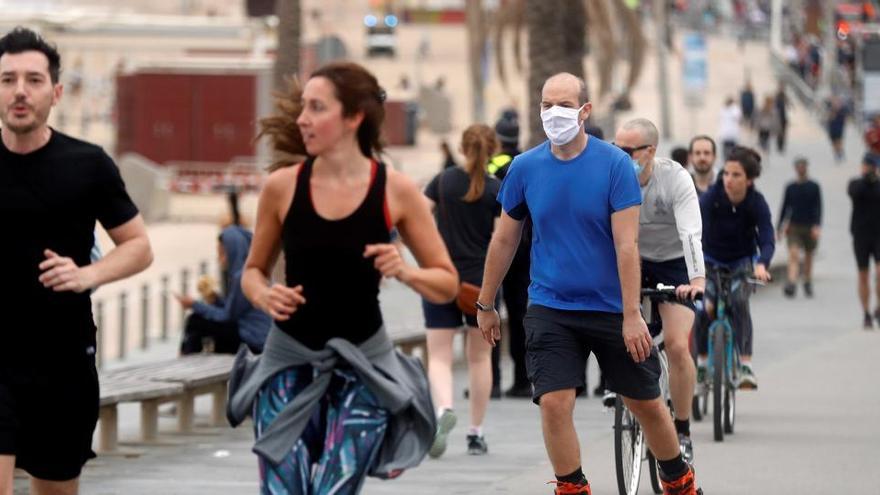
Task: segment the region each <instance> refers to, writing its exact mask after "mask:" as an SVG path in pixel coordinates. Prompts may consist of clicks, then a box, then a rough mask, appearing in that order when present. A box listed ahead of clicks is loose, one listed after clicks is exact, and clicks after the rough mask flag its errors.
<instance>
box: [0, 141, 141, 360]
mask: <svg viewBox="0 0 880 495" xmlns="http://www.w3.org/2000/svg"><path fill="white" fill-rule="evenodd" d="M137 213H138V210H137V207H135V205H134V203H133V202H132V201H131V198H130V197H129V196H128V193H127V192H126V191H125V185H124V184H123V182H122V178H121V177H120V175H119V170H118V169H117V168H116V164H114V163H113V160H112V159H111V158H110V157H109V156H107V154H106V153H104V151H103V150H102V149H101V148H99V147H98V146H95V145H93V144H89V143H86V142H83V141H79V140H77V139H74V138H72V137H70V136H66V135H64V134H62V133H60V132H57V131H54V130H53V132H52V137H51V138H50V139H49V142H48V143H47V144H46V145H45V146H43V147H42V148H40V149H38V150H36V151H33V152H31V153H28V154H25V155H21V154H17V153H13V152H11V151H9V150H8V149H7V148H6V146H5V145H4V144H3V143H2V141H0V219H2V222H3V227H4V230H5V231H6V235H5V236H4V239H3V241H2V242H0V260H2V262H3V264H4V271H3V283H2V284H0V287H3V289H2V293H0V315H3V316H2V319H0V361H6V362H7V363H9V362H20V363H29V364H31V365H34V364H38V363H52V362H58V361H59V360H68V359H74V358H75V357H76V356H82V355H85V353H87V352H88V348H89V347H91V346H94V345H95V325H94V322H93V321H92V310H91V300H90V297H89V293H88V292H86V293H82V294H76V293H73V292H54V291H52V290H51V289H46V288H44V287H43V286H42V284H41V283H40V281H39V280H38V278H39V276H40V274H41V272H40V269H39V264H40V263H41V262H43V260H45V256H44V254H43V252H44V250H46V249H51V250H53V251H55V252H56V253H58V254H59V255H61V256H68V257H70V258H72V259H73V260H74V262H75V263H76V264H77V265H78V266H84V265H87V264H89V252H90V251H91V248H92V246H93V245H94V241H95V238H94V230H95V221H96V220H97V221H100V222H101V225H102V226H103V227H104V228H105V229H112V228H114V227H118V226H120V225H122V224H124V223H126V222H128V221H129V220H131V219H132V218H134V217H135V216H136V215H137Z"/></svg>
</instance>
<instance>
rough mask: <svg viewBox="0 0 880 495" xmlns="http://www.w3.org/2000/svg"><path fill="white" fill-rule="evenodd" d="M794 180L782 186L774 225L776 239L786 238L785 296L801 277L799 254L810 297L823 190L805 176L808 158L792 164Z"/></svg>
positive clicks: (805, 290) (792, 291) (795, 288)
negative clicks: (802, 262)
mask: <svg viewBox="0 0 880 495" xmlns="http://www.w3.org/2000/svg"><path fill="white" fill-rule="evenodd" d="M794 169H795V171H796V172H797V180H795V181H792V182H789V183H788V185H787V186H785V194H784V195H783V197H782V208H780V211H779V223H778V225H777V232H778V234H777V235H778V240H782V236H783V234H784V235H785V236H787V237H788V282H787V283H786V284H785V287H784V288H783V293H784V294H785V295H786V297H794V295H795V292H796V291H797V281H798V278H800V273H798V272H800V261H801V260H800V258H801V251H803V253H804V274H803V275H804V295H806V296H807V297H813V252H814V251H815V250H816V245H817V244H818V242H819V235H820V234H821V232H822V228H821V224H822V191H821V189H820V188H819V184H817V183H816V182H815V181H812V180H810V178H809V177H807V159H806V158H803V157H801V158H798V159H796V160H795V161H794Z"/></svg>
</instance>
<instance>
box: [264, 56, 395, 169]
mask: <svg viewBox="0 0 880 495" xmlns="http://www.w3.org/2000/svg"><path fill="white" fill-rule="evenodd" d="M316 77H323V78H325V79H327V80H328V81H330V83H331V84H332V85H333V90H334V91H333V92H334V96H336V98H337V99H338V100H339V102H340V103H342V115H343V116H344V117H351V116H353V115H356V114H357V113H359V112H362V113H363V115H364V120H363V121H362V122H361V124H360V126H359V127H358V130H357V140H358V147H359V148H360V150H361V153H363V154H364V156H367V157H376V156H378V155H379V154H380V153H381V152H382V149H383V145H382V140H381V131H382V122H383V121H384V120H385V106H384V102H385V91H384V90H383V89H382V88H381V87H380V86H379V81H377V80H376V77H375V76H373V74H371V73H370V72H369V71H368V70H367V69H365V68H363V67H362V66H360V65H358V64H355V63H352V62H334V63H330V64H327V65H324V66H322V67H320V68H319V69H318V70H316V71H315V72H313V73H312V74H311V76H309V79H314V78H316ZM302 91H303V88H302V85H301V84H300V83H299V81H298V80H296V79H295V78H294V79H291V81H290V86H289V88H288V91H287V93H277V94H276V99H275V113H274V114H273V115H272V116H270V117H266V118H263V119H260V133H259V134H258V135H257V139H259V138H262V137H268V138H269V140H270V142H271V143H272V149H274V150H275V151H276V156H277V157H278V158H277V159H276V161H275V162H274V163H272V164H271V165H270V166H269V171H274V170H277V169H279V168H282V167H287V166H290V165H292V164H293V163H296V162H297V161H299V160H298V158H300V157H304V156H308V152H307V151H306V147H305V144H304V143H303V138H302V134H301V133H300V130H299V126H298V125H297V124H296V120H297V119H298V118H299V115H300V113H302V110H303V102H302Z"/></svg>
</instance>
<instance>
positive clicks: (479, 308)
mask: <svg viewBox="0 0 880 495" xmlns="http://www.w3.org/2000/svg"><path fill="white" fill-rule="evenodd" d="M474 306H476V308H477V311H495V306H494V305H489V306H486V305H485V304H483V303H481V302H480V301H477V302H475V303H474Z"/></svg>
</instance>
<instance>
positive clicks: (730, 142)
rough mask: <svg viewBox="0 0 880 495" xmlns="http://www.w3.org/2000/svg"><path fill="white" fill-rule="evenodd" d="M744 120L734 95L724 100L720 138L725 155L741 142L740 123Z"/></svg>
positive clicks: (720, 122)
mask: <svg viewBox="0 0 880 495" xmlns="http://www.w3.org/2000/svg"><path fill="white" fill-rule="evenodd" d="M741 120H742V111H740V108H739V105H737V104H736V102H735V101H734V100H733V98H732V97H727V99H726V100H724V108H722V109H721V116H720V118H719V119H718V140H719V141H721V146H722V150H723V151H724V155H723V156H724V157H725V158H726V157H727V155H728V154H729V153H730V150H732V149H733V147H734V146H736V145H737V144H738V143H739V124H740V121H741Z"/></svg>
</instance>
